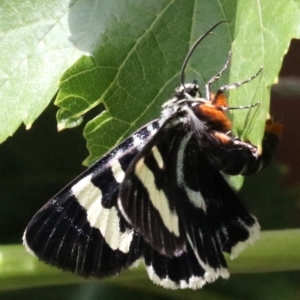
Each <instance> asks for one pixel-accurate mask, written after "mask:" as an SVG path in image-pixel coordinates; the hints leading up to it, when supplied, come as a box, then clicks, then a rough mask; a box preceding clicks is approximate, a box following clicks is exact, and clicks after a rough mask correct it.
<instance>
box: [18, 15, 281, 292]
mask: <svg viewBox="0 0 300 300" xmlns="http://www.w3.org/2000/svg"><path fill="white" fill-rule="evenodd" d="M223 22H226V21H221V22H219V23H217V24H216V25H214V26H213V27H212V28H210V29H209V30H208V31H207V32H206V33H205V34H204V35H202V36H201V37H200V38H199V39H198V40H197V41H196V42H195V43H194V45H193V46H192V47H191V49H190V51H189V52H188V54H187V56H186V58H185V60H184V63H183V67H182V72H181V84H180V86H179V87H178V88H177V89H176V90H175V94H174V95H173V97H172V98H171V99H169V100H167V101H166V102H165V103H164V104H163V106H162V111H161V116H160V117H158V118H157V119H155V120H153V121H151V122H150V123H148V124H146V125H145V126H143V127H141V128H140V129H138V130H137V131H136V132H135V133H133V134H132V135H131V136H130V137H128V138H127V139H126V140H125V141H123V142H122V143H121V144H119V145H118V146H117V147H116V148H115V149H113V150H112V151H111V152H109V153H107V154H106V155H104V156H103V157H102V158H100V159H99V160H98V161H97V162H96V163H95V164H94V165H92V166H91V167H90V168H88V169H87V170H86V171H85V172H83V173H82V174H81V175H79V177H77V178H76V179H75V180H74V181H72V182H71V183H70V184H68V185H67V186H66V187H65V188H64V189H63V190H61V191H60V192H59V193H58V194H57V195H55V196H54V197H53V198H52V199H50V201H49V202H48V203H46V204H45V206H43V207H42V208H41V209H40V210H39V211H38V212H37V213H36V214H35V215H34V217H33V218H32V220H31V221H30V222H29V224H28V226H27V228H26V231H25V233H24V236H23V241H24V245H25V246H26V248H27V249H28V250H29V251H30V252H31V253H33V254H34V255H36V256H37V257H38V258H39V259H40V260H41V261H44V262H46V263H48V264H50V265H53V266H56V267H58V268H61V269H63V270H65V271H70V272H73V273H75V274H78V275H80V276H94V277H98V278H103V277H106V276H111V275H116V274H119V273H120V272H121V271H122V270H124V269H126V268H128V267H130V266H132V265H134V264H136V263H137V262H138V261H140V260H143V261H144V264H145V267H146V270H147V273H148V276H149V278H150V279H151V280H152V281H153V282H154V283H156V284H159V285H161V286H163V287H165V288H170V289H177V288H180V289H184V288H190V289H198V288H201V287H202V286H203V285H204V284H206V283H208V282H213V281H215V280H216V279H217V278H219V277H222V278H228V277H229V272H228V269H227V264H226V261H225V258H224V254H223V253H224V252H227V253H229V254H230V255H231V257H232V258H234V257H236V256H237V255H238V254H239V253H240V251H241V250H243V249H244V248H245V247H246V246H247V245H248V244H252V243H253V242H254V241H255V240H257V239H258V236H259V231H260V226H259V224H258V222H257V220H256V218H255V217H254V216H252V215H251V214H249V213H248V211H247V210H246V209H245V208H244V207H243V205H242V204H241V202H240V200H239V198H238V196H237V194H236V192H235V191H234V190H233V189H232V188H231V187H230V185H229V184H228V183H227V181H226V179H225V178H224V175H237V174H241V175H249V174H253V173H256V172H258V171H259V170H261V169H262V168H264V167H265V166H266V165H268V164H269V162H270V161H271V159H272V156H273V154H274V151H275V149H276V146H277V144H278V141H279V136H280V134H281V125H280V124H278V123H274V122H273V121H272V120H268V121H267V122H266V131H265V135H264V139H263V142H262V153H259V152H258V150H257V148H256V147H255V146H254V145H252V144H251V143H249V142H247V141H242V140H241V139H239V137H237V136H234V135H233V134H232V131H231V129H232V124H231V121H230V119H229V117H228V115H227V112H228V111H230V110H232V109H248V108H249V109H250V108H251V107H252V106H255V105H249V106H243V107H230V106H228V103H227V99H226V96H225V92H226V91H227V90H229V89H232V88H236V87H238V86H240V85H242V84H245V83H248V82H249V81H251V80H253V79H254V78H256V77H257V76H258V74H259V73H260V71H261V69H260V71H259V72H258V73H257V74H255V75H254V76H252V77H251V78H249V79H247V80H245V81H242V82H238V83H234V84H228V85H225V86H222V87H220V88H219V89H218V90H217V91H216V92H215V93H212V92H211V84H212V83H214V82H216V81H217V80H218V79H219V78H220V76H221V75H222V73H223V72H224V71H225V70H226V69H227V68H228V65H229V62H230V58H231V53H230V54H229V57H228V60H227V61H226V63H225V65H224V67H223V68H222V69H221V70H220V72H219V73H218V74H216V75H215V76H213V77H212V78H211V79H210V80H209V81H208V82H207V84H206V85H205V91H206V93H205V97H203V96H202V95H201V93H200V90H199V86H198V84H197V82H196V81H194V82H193V83H185V82H184V72H185V68H186V65H187V63H188V61H189V59H190V56H191V55H192V53H193V51H194V50H195V48H196V47H197V46H198V44H199V43H200V42H201V41H202V40H203V39H204V38H205V37H206V36H207V35H209V34H210V33H211V32H212V30H214V29H215V28H216V27H217V26H219V25H220V24H221V23H223Z"/></svg>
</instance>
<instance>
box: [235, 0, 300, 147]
mask: <svg viewBox="0 0 300 300" xmlns="http://www.w3.org/2000/svg"><path fill="white" fill-rule="evenodd" d="M299 12H300V10H299V1H293V0H288V1H272V0H264V1H258V2H257V1H256V2H255V1H246V0H243V1H238V6H237V15H236V27H235V39H234V42H233V45H232V48H233V59H232V68H231V73H230V82H236V81H241V80H244V79H246V78H248V77H250V76H251V75H253V74H255V73H256V72H257V71H258V69H259V68H260V66H263V67H264V69H263V72H262V76H260V78H259V79H256V80H255V81H253V82H252V83H250V84H245V85H244V86H242V87H240V88H238V89H236V90H232V91H231V93H230V97H231V98H230V100H231V101H232V103H234V104H235V105H245V104H251V103H256V102H260V106H259V107H258V108H254V109H251V110H243V111H242V110H240V111H236V112H234V124H235V128H236V131H237V132H238V133H239V136H241V137H242V138H247V139H250V141H251V142H252V143H253V144H255V145H259V147H260V142H261V139H262V136H263V132H264V122H265V120H266V118H267V116H268V114H269V106H270V101H269V100H270V87H271V85H272V84H274V83H275V82H276V81H277V78H278V73H279V70H280V68H281V64H282V58H283V56H284V55H285V53H286V52H287V49H288V46H289V43H290V41H291V39H292V38H299V37H300V22H299V20H300V14H299Z"/></svg>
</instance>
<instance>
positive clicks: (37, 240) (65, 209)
mask: <svg viewBox="0 0 300 300" xmlns="http://www.w3.org/2000/svg"><path fill="white" fill-rule="evenodd" d="M157 128H158V123H157V121H153V122H151V123H149V124H148V125H146V126H144V127H142V128H141V129H140V130H138V131H137V132H136V133H134V134H133V135H132V136H131V137H129V138H128V139H127V140H125V141H124V142H123V143H121V144H120V145H119V146H118V147H117V148H115V149H114V150H113V151H112V152H110V153H108V154H107V155H105V156H104V157H103V158H101V159H100V160H99V161H98V162H96V163H95V164H94V165H93V166H91V167H90V168H89V169H87V170H86V171H85V172H84V173H83V174H81V175H80V176H79V177H78V178H77V179H75V180H74V181H73V182H71V183H70V184H69V185H68V186H66V187H65V188H64V189H63V190H62V191H61V192H59V193H58V194H57V195H56V196H54V197H53V198H52V199H51V200H50V201H49V202H48V203H47V204H46V205H45V206H44V207H42V208H41V209H40V210H39V211H38V212H37V213H36V215H35V216H34V217H33V218H32V220H31V221H30V222H29V224H28V226H27V228H26V230H25V233H24V236H23V241H24V244H25V246H26V248H27V249H28V250H29V251H30V252H32V253H33V254H35V255H36V256H37V257H38V258H39V259H40V260H42V261H44V262H46V263H49V264H51V265H54V266H57V267H59V268H61V269H63V270H67V271H71V272H74V273H76V274H78V275H83V276H97V277H103V276H108V275H113V274H117V273H119V272H120V271H121V270H122V269H124V268H127V267H128V266H130V265H132V264H133V263H134V262H135V261H136V260H137V259H138V258H140V257H141V249H140V248H141V238H140V236H139V234H138V233H137V232H135V231H134V230H133V228H132V227H131V226H130V225H129V224H128V223H127V222H126V221H125V220H124V218H123V216H122V215H121V214H120V212H119V211H118V209H117V207H116V202H117V198H118V192H119V187H120V183H121V182H122V180H123V178H124V174H125V170H126V169H127V167H128V165H129V164H130V162H131V161H132V159H133V158H134V157H135V156H136V155H137V153H138V152H139V151H140V148H141V147H142V145H143V143H146V142H147V141H148V140H149V139H150V138H151V136H152V135H153V134H154V133H155V132H156V130H157Z"/></svg>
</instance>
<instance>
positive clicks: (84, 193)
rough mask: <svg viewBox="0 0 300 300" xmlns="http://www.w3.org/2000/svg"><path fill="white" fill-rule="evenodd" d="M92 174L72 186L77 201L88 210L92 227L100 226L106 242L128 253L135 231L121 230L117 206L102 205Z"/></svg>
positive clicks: (114, 248)
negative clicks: (107, 206)
mask: <svg viewBox="0 0 300 300" xmlns="http://www.w3.org/2000/svg"><path fill="white" fill-rule="evenodd" d="M91 177H92V176H91V175H88V176H86V177H85V178H83V179H81V180H80V181H79V182H78V183H76V184H75V185H74V186H73V187H72V193H73V195H74V196H75V197H76V199H77V201H78V202H79V204H80V205H81V206H83V207H84V208H85V209H86V211H87V220H88V221H89V223H90V225H91V226H92V227H95V228H98V229H99V230H100V232H101V234H102V235H103V237H104V239H105V241H106V243H107V244H108V245H109V246H110V247H111V248H112V249H113V250H116V249H119V250H120V251H122V252H124V253H128V251H129V247H130V244H131V241H132V238H133V231H130V230H128V231H126V232H121V231H120V218H119V216H118V211H117V209H116V208H115V207H112V208H110V209H107V208H104V207H103V206H102V205H101V199H102V193H101V190H100V189H99V188H97V187H95V186H94V185H93V183H92V182H91Z"/></svg>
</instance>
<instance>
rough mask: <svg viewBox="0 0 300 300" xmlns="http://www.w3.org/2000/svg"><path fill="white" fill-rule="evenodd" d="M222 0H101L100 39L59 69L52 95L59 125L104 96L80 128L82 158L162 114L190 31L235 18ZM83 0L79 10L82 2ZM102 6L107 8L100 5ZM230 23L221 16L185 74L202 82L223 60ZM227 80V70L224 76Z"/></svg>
mask: <svg viewBox="0 0 300 300" xmlns="http://www.w3.org/2000/svg"><path fill="white" fill-rule="evenodd" d="M223 2H224V3H221V5H220V2H218V1H211V2H209V4H207V1H200V0H198V1H193V2H183V1H176V0H175V1H161V0H156V1H152V2H151V3H148V2H147V3H145V2H138V3H137V2H136V1H133V0H129V1H126V2H124V3H123V2H122V4H121V3H120V2H115V3H114V2H112V1H108V0H106V1H102V2H101V3H99V5H98V6H97V7H96V8H95V10H94V15H93V16H94V17H95V18H96V17H97V20H98V19H100V20H102V19H103V18H104V19H105V21H103V24H102V26H101V32H100V35H99V45H98V47H96V48H95V51H94V52H93V53H92V55H90V56H85V57H82V58H81V59H80V60H79V61H78V62H77V63H76V64H75V65H74V66H73V67H72V68H70V69H69V70H68V71H67V72H66V73H65V74H64V76H63V77H62V80H61V84H60V92H59V94H58V96H57V99H56V104H57V105H58V106H59V107H60V108H61V110H60V111H59V113H58V123H59V128H61V129H63V128H64V127H68V126H69V124H71V126H73V124H74V123H73V120H78V119H80V118H82V117H83V116H84V114H85V113H86V112H88V111H90V110H92V109H94V108H95V107H97V106H99V105H100V104H104V107H105V112H103V113H102V114H101V115H100V116H98V117H96V118H94V119H93V120H91V121H90V122H88V123H87V125H86V127H85V130H84V135H85V137H86V139H87V143H88V148H89V150H90V152H91V155H90V157H89V158H88V159H87V160H86V161H85V163H86V164H90V163H91V162H93V161H95V159H96V158H98V157H99V156H101V155H103V154H104V153H105V152H107V151H108V150H109V149H110V148H112V147H113V146H115V145H117V144H118V143H119V142H120V141H121V140H122V139H124V138H125V137H127V136H128V135H129V134H130V133H132V132H133V131H134V130H136V129H137V128H139V127H140V126H141V125H143V124H145V123H147V122H148V121H150V120H152V119H154V118H157V117H159V115H160V107H161V104H162V103H163V102H165V101H166V100H167V99H169V98H170V97H171V96H172V94H173V92H174V89H175V87H177V86H178V84H179V77H180V69H181V65H182V62H183V59H184V57H185V55H186V53H187V51H188V49H189V48H190V46H191V45H192V43H193V42H194V41H195V39H196V38H197V37H199V36H200V35H201V34H203V33H204V32H205V31H207V30H208V29H209V28H210V27H211V26H212V25H214V24H215V23H216V22H218V21H220V20H224V19H234V13H235V6H236V2H235V1H232V2H228V1H223ZM84 3H85V2H84V1H83V2H82V9H81V11H84V10H86V9H87V8H86V7H85V5H84ZM108 3H109V4H108ZM125 3H126V4H125ZM107 6H108V7H109V9H108V8H106V9H104V7H107ZM132 16H134V18H133V17H132ZM198 16H201V17H198ZM74 18H76V16H74ZM116 20H117V21H116ZM90 21H91V22H93V19H91V20H90ZM78 22H79V20H78ZM233 28H234V22H230V23H225V24H224V25H222V26H220V27H219V28H217V29H216V30H215V33H216V34H217V36H216V37H215V36H213V35H211V36H210V37H208V38H207V40H206V41H205V42H204V43H203V46H202V47H199V49H197V51H196V52H195V55H194V56H193V58H192V60H191V63H190V66H189V68H188V69H187V71H186V75H187V76H186V77H187V81H190V80H192V79H194V78H197V80H198V81H199V83H200V84H201V85H202V88H203V83H204V82H205V81H206V80H207V79H208V78H210V77H212V76H213V75H214V74H215V73H216V70H219V69H220V68H221V67H222V66H223V64H224V63H225V61H226V59H227V55H228V51H229V49H230V44H231V42H232V35H231V32H232V31H233ZM219 45H222V46H221V47H219ZM211 49H214V51H211ZM227 81H228V74H227V75H225V76H224V77H223V78H222V81H221V83H223V84H225V83H226V82H227ZM70 120H71V121H70Z"/></svg>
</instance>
